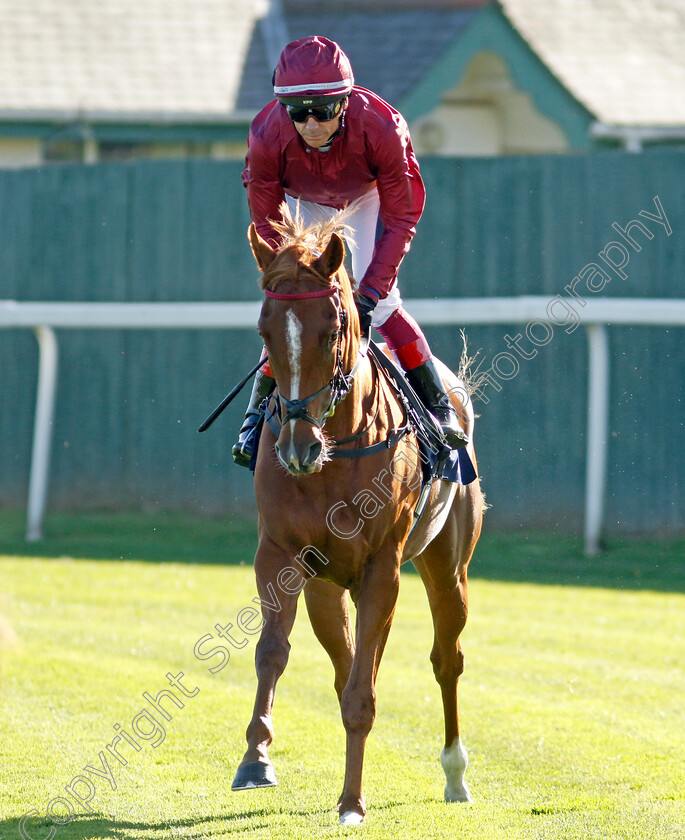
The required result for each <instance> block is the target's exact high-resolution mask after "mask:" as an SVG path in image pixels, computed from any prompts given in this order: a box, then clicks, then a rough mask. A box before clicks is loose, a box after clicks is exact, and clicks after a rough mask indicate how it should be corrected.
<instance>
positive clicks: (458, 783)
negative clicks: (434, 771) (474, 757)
mask: <svg viewBox="0 0 685 840" xmlns="http://www.w3.org/2000/svg"><path fill="white" fill-rule="evenodd" d="M440 763H441V764H442V769H443V770H444V771H445V777H446V781H447V784H446V785H445V802H473V799H471V794H470V793H469V789H468V786H467V784H466V782H465V781H464V773H466V768H467V767H468V766H469V756H468V753H467V752H466V747H465V746H464V745H463V744H462V742H461V741H460V740H459V739H457V740H456V741H454V742H453V743H452V744H451V745H450V746H449V747H445V749H444V750H443V751H442V753H441V754H440Z"/></svg>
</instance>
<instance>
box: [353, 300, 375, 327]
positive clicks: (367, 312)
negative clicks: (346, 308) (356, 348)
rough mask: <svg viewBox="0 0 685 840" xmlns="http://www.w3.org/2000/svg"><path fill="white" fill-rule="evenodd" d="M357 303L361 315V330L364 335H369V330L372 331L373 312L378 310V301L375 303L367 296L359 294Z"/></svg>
mask: <svg viewBox="0 0 685 840" xmlns="http://www.w3.org/2000/svg"><path fill="white" fill-rule="evenodd" d="M355 302H356V304H357V312H358V313H359V330H360V332H361V334H362V335H368V334H369V330H370V329H371V318H372V317H373V310H374V309H375V308H376V303H377V302H378V301H375V300H373V299H372V298H370V297H367V296H366V295H362V294H359V293H357V295H356V297H355Z"/></svg>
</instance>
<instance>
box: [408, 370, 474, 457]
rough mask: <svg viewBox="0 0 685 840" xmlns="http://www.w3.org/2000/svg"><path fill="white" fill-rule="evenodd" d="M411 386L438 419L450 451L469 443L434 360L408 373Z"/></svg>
mask: <svg viewBox="0 0 685 840" xmlns="http://www.w3.org/2000/svg"><path fill="white" fill-rule="evenodd" d="M406 374H407V379H408V380H409V384H410V385H411V386H412V388H413V389H414V390H415V391H416V393H417V394H418V395H419V396H420V397H421V400H422V402H423V404H424V405H425V406H426V408H427V409H428V410H429V411H430V412H431V414H432V415H433V416H434V417H435V418H436V420H437V421H438V423H439V424H440V426H441V428H442V432H443V434H444V435H445V440H446V442H447V445H448V446H449V447H450V449H461V448H462V446H466V444H467V443H468V442H469V439H468V437H467V436H466V433H465V432H464V431H463V430H462V428H461V426H460V425H459V420H458V419H457V412H456V410H455V408H454V406H453V405H452V403H451V402H450V398H449V397H448V396H447V394H446V393H445V389H444V387H443V384H442V380H441V379H440V374H439V373H438V369H437V368H436V366H435V362H434V361H433V359H429V360H428V361H427V362H424V363H423V364H422V365H419V366H418V367H415V368H413V369H412V370H408V371H406Z"/></svg>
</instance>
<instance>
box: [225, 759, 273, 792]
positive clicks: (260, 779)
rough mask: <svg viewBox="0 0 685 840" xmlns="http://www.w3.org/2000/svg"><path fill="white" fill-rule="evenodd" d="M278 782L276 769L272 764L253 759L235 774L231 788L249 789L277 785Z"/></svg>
mask: <svg viewBox="0 0 685 840" xmlns="http://www.w3.org/2000/svg"><path fill="white" fill-rule="evenodd" d="M277 784H278V779H277V778H276V771H275V770H274V768H273V765H271V764H264V762H263V761H253V762H252V763H251V764H243V765H242V767H239V768H238V772H237V773H236V774H235V779H233V784H232V785H231V790H249V789H250V788H262V787H275V786H276V785H277Z"/></svg>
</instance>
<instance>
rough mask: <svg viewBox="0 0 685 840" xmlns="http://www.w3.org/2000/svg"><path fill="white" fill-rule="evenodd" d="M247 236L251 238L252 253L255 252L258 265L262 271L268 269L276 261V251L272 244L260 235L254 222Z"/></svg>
mask: <svg viewBox="0 0 685 840" xmlns="http://www.w3.org/2000/svg"><path fill="white" fill-rule="evenodd" d="M247 238H248V239H249V240H250V245H251V247H252V253H253V254H254V258H255V259H256V260H257V265H258V266H259V268H260V269H261V271H266V270H267V268H268V267H269V266H270V265H271V263H272V262H273V261H274V257H275V256H276V252H275V251H274V249H273V248H272V247H271V245H269V243H268V242H267V241H266V240H265V239H262V237H261V236H260V235H259V233H258V231H257V228H256V226H255V224H254V222H253V223H252V224H251V225H250V227H249V229H248V231H247Z"/></svg>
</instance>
